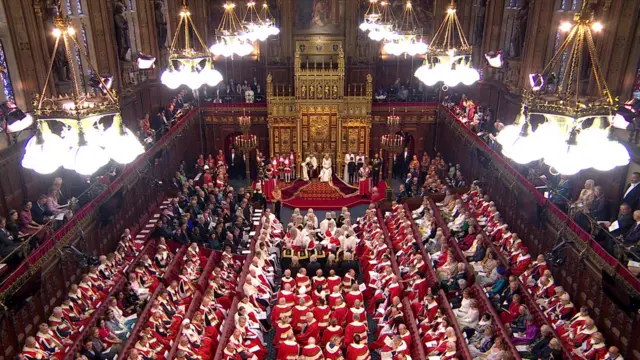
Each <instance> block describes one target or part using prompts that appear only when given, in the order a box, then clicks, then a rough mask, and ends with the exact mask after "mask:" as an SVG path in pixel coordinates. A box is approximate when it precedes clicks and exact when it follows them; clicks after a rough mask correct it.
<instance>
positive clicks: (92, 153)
mask: <svg viewBox="0 0 640 360" xmlns="http://www.w3.org/2000/svg"><path fill="white" fill-rule="evenodd" d="M75 33H76V31H75V29H74V28H73V27H72V26H71V21H70V20H69V19H68V18H63V17H61V16H58V17H57V18H56V19H55V29H54V30H53V35H54V36H55V38H56V41H55V46H54V49H53V54H56V53H57V50H58V46H59V45H60V41H61V40H62V42H63V43H64V47H65V56H66V58H67V61H70V60H71V59H72V53H71V49H72V47H73V46H76V47H77V48H78V49H80V51H79V53H80V54H81V56H82V57H83V59H85V60H86V63H87V64H89V66H90V67H91V70H92V72H93V74H94V76H95V77H96V78H97V80H98V81H99V83H100V87H99V89H96V91H95V92H94V93H89V92H86V91H81V90H80V86H79V84H80V82H79V79H78V76H80V74H77V73H76V69H75V68H74V67H73V66H71V67H69V69H70V70H69V71H70V75H71V80H72V84H71V85H72V87H73V89H72V93H71V94H67V95H60V96H57V97H55V96H51V97H49V98H46V97H45V94H46V90H47V88H48V84H49V79H50V78H51V73H52V70H53V62H54V56H52V57H51V62H50V64H49V70H48V73H47V78H46V80H45V84H44V87H43V91H42V93H41V94H40V95H39V96H37V97H36V99H35V101H34V108H35V112H34V115H35V118H36V121H37V130H36V134H35V136H33V137H32V138H31V139H29V140H28V141H27V144H26V146H25V154H24V157H23V158H22V166H23V167H25V168H27V169H33V170H35V171H36V172H38V173H40V174H50V173H53V172H54V171H56V170H57V169H58V168H59V167H60V166H64V167H65V168H66V169H69V170H75V171H76V172H77V173H79V174H81V175H91V174H93V173H94V172H96V171H97V170H98V169H100V168H101V167H102V166H104V165H106V164H107V163H108V162H109V160H110V159H111V160H114V161H115V162H118V163H120V164H128V163H130V162H132V161H133V160H135V158H136V157H137V156H138V155H140V154H142V153H143V152H144V147H143V146H142V145H141V144H140V142H139V141H138V139H137V138H136V136H135V135H134V134H133V133H132V132H131V130H129V129H127V128H126V127H125V126H124V125H123V123H122V117H121V115H120V108H119V105H118V101H117V97H116V95H115V92H114V91H112V90H111V86H110V84H109V82H106V81H105V80H104V79H103V78H102V77H101V76H100V75H99V74H98V72H97V70H96V69H95V68H94V67H93V65H92V63H91V61H89V60H88V59H87V55H86V54H85V52H84V50H83V49H82V47H81V46H80V45H79V44H78V42H77V40H76V38H75ZM109 119H113V120H112V122H111V126H110V127H109V128H108V129H107V130H106V131H105V130H104V128H105V123H106V122H107V120H109ZM54 129H55V131H56V132H59V133H60V135H58V134H56V133H54V131H53V130H54Z"/></svg>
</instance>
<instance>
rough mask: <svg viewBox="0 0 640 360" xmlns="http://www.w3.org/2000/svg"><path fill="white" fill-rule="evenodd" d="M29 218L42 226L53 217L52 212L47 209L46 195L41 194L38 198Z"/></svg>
mask: <svg viewBox="0 0 640 360" xmlns="http://www.w3.org/2000/svg"><path fill="white" fill-rule="evenodd" d="M31 216H32V217H33V221H35V222H37V223H38V224H40V225H44V224H45V223H47V222H48V221H49V220H50V219H51V218H52V217H53V212H51V210H49V209H48V208H47V195H44V194H42V195H40V196H39V197H38V201H36V203H35V204H34V205H33V207H32V208H31Z"/></svg>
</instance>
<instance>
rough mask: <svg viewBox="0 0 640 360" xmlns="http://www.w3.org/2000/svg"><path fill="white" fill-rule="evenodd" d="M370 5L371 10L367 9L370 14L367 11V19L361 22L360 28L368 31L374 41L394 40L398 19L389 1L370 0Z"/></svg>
mask: <svg viewBox="0 0 640 360" xmlns="http://www.w3.org/2000/svg"><path fill="white" fill-rule="evenodd" d="M378 4H379V6H378ZM369 7H370V10H367V13H368V14H367V13H365V19H364V22H363V23H362V24H360V29H361V30H362V31H365V32H366V31H368V32H369V34H368V36H369V39H371V40H373V41H383V40H393V39H394V38H395V37H396V35H397V33H396V19H395V16H394V15H393V11H392V10H391V7H390V6H389V2H388V1H385V0H382V1H377V0H375V1H372V0H369ZM374 20H375V21H374Z"/></svg>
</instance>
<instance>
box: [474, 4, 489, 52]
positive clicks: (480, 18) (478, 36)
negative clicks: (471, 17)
mask: <svg viewBox="0 0 640 360" xmlns="http://www.w3.org/2000/svg"><path fill="white" fill-rule="evenodd" d="M485 11H486V3H485V0H480V4H479V5H478V12H477V13H476V26H475V30H474V31H473V45H478V46H479V45H480V44H481V43H482V37H483V36H484V13H485Z"/></svg>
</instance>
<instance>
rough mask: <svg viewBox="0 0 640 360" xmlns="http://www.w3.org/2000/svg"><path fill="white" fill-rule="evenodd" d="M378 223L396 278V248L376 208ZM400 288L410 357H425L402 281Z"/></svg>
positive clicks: (397, 270) (397, 272)
mask: <svg viewBox="0 0 640 360" xmlns="http://www.w3.org/2000/svg"><path fill="white" fill-rule="evenodd" d="M377 215H378V224H380V228H381V229H382V232H383V233H384V239H385V241H386V243H387V247H388V248H389V249H390V250H391V254H392V256H391V268H392V269H393V273H394V275H395V276H397V277H398V278H401V274H400V269H399V268H398V262H397V260H396V256H395V253H396V250H395V249H394V248H393V243H392V242H391V237H390V236H389V229H387V226H386V225H385V222H384V218H383V216H382V212H381V211H380V209H378V212H377ZM400 288H401V291H402V294H403V297H402V299H401V300H402V307H403V313H404V324H405V325H406V326H407V329H409V331H410V332H411V358H413V359H426V358H427V357H426V356H425V353H424V347H423V346H422V339H421V338H420V332H419V331H418V322H417V321H416V317H415V314H414V313H413V310H412V308H411V304H410V303H409V299H407V298H406V297H405V296H404V290H405V287H404V285H403V284H402V283H400Z"/></svg>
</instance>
